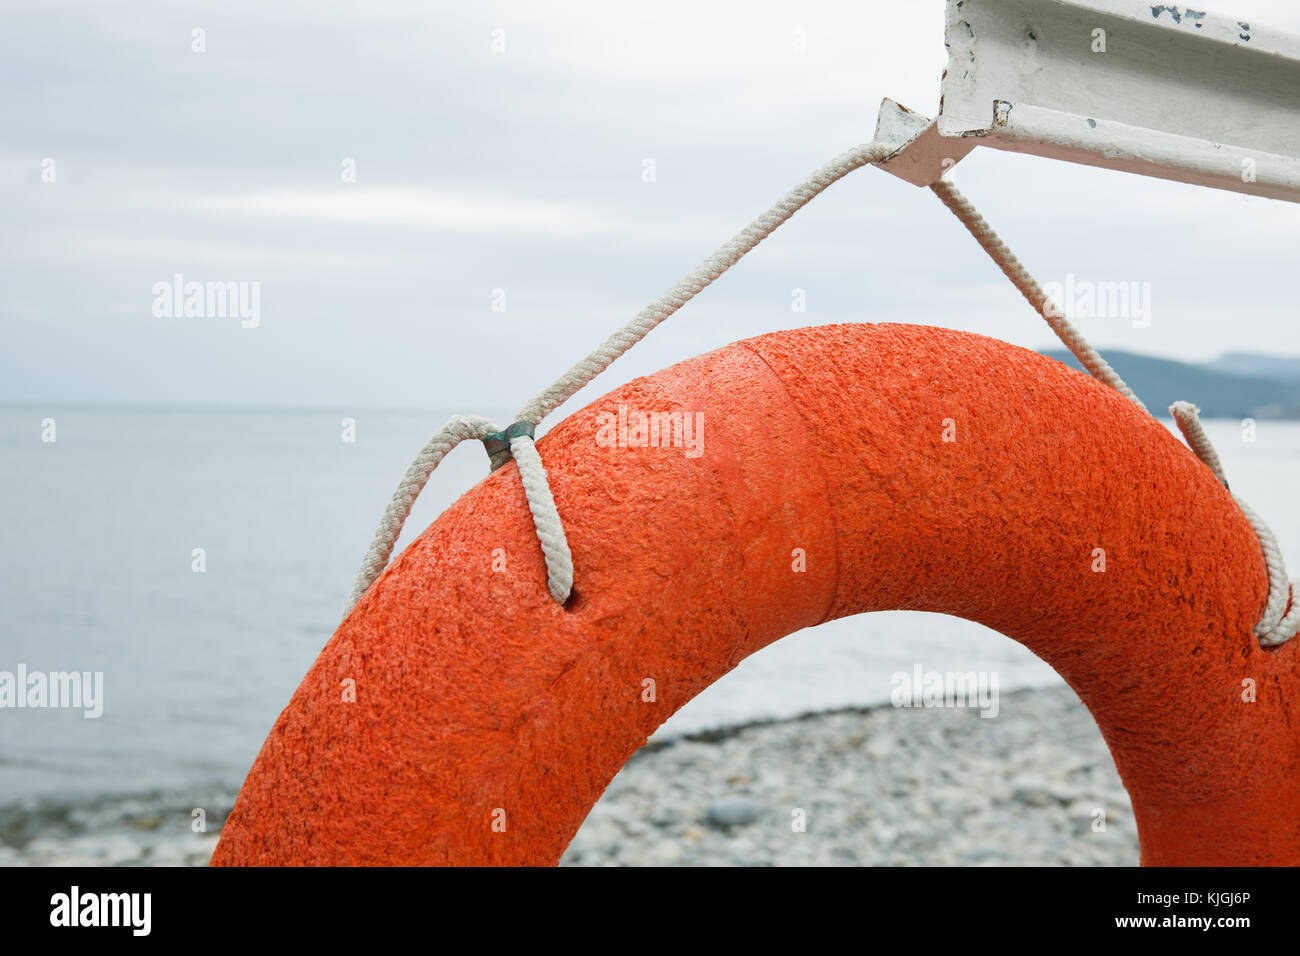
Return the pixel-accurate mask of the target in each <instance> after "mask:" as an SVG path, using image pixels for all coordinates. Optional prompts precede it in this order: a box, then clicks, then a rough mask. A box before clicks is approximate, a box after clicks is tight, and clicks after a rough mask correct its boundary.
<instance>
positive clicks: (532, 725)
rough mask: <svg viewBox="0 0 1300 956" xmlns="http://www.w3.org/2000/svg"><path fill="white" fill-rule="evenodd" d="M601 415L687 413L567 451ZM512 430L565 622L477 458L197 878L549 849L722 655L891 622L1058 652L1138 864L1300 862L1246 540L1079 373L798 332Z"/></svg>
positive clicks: (310, 686) (367, 602)
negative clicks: (534, 452) (689, 428)
mask: <svg viewBox="0 0 1300 956" xmlns="http://www.w3.org/2000/svg"><path fill="white" fill-rule="evenodd" d="M619 406H625V407H626V408H627V409H630V410H633V412H636V411H644V412H673V411H678V412H682V413H684V414H691V415H700V416H702V421H703V422H704V428H705V431H704V435H703V438H704V445H703V454H702V455H700V456H692V455H688V454H686V453H685V452H686V449H685V448H684V447H675V446H674V445H673V444H672V443H671V442H667V443H665V442H663V441H662V440H661V441H660V442H659V445H660V447H639V448H634V447H619V445H620V444H622V445H628V444H632V443H630V442H614V443H613V444H612V445H611V443H610V441H608V440H606V441H604V442H598V441H597V440H596V439H597V434H598V431H599V429H600V428H601V427H602V426H605V427H608V424H609V421H610V419H609V418H608V414H610V413H612V414H615V415H617V414H618V408H619ZM601 413H606V417H604V418H602V417H601ZM695 420H697V421H698V420H699V419H695ZM945 439H955V440H945ZM665 444H666V445H667V447H663V446H664V445H665ZM538 448H539V450H540V451H541V453H542V455H543V457H544V460H545V462H546V466H547V469H548V472H549V475H550V479H551V487H552V489H553V492H554V495H555V499H556V502H557V504H558V506H559V511H560V514H561V516H562V517H563V520H564V523H565V528H566V531H567V534H568V540H569V544H570V547H571V548H572V552H573V560H574V566H575V569H576V575H577V577H576V595H575V596H574V598H573V599H572V600H571V601H570V604H569V606H568V607H562V606H560V605H557V604H555V603H554V602H553V601H552V600H551V598H550V597H549V596H548V594H547V590H546V584H545V581H546V571H545V567H544V564H543V561H542V556H541V554H540V552H539V549H538V546H537V539H536V536H535V533H534V530H533V525H532V520H531V518H530V515H529V511H528V508H527V506H526V504H525V500H524V495H523V491H522V490H521V487H520V484H519V480H518V476H517V474H516V469H515V467H514V465H513V464H511V465H508V466H506V467H503V468H501V469H499V470H498V471H496V472H495V473H493V474H492V475H491V476H489V477H488V478H487V479H485V480H484V481H483V482H482V483H481V484H479V485H478V486H477V487H475V488H474V489H473V490H472V491H470V492H469V493H468V494H466V495H465V496H464V497H462V498H461V499H460V500H459V501H458V502H456V503H455V504H454V505H452V506H451V507H450V508H449V509H448V510H447V511H446V512H445V513H444V514H443V515H442V516H441V517H440V518H439V519H438V520H437V521H436V522H435V523H434V524H433V525H432V526H430V527H429V528H428V529H427V530H426V531H425V532H424V533H423V534H422V535H421V536H420V537H419V539H418V540H417V541H416V542H415V543H414V544H412V545H411V546H410V547H409V548H408V549H407V550H406V552H405V553H404V554H402V555H401V557H400V558H399V559H398V560H397V561H395V562H394V564H393V565H392V566H391V567H390V568H389V569H388V570H387V572H386V573H385V574H384V575H383V577H382V578H381V579H380V580H379V581H378V582H377V583H376V584H375V585H374V586H373V587H372V588H371V589H370V590H369V592H368V593H367V594H366V595H365V597H364V598H363V599H362V601H361V602H360V603H359V604H358V605H357V607H356V608H355V609H354V610H353V612H352V613H351V614H350V615H349V616H348V617H347V619H346V620H345V621H344V622H343V624H342V625H341V626H340V627H339V629H338V631H337V633H335V635H334V637H333V639H332V640H331V641H330V642H329V644H328V645H327V646H326V647H325V649H324V651H323V652H322V653H321V655H320V657H319V658H318V659H317V661H316V663H315V665H314V666H313V667H312V669H311V671H310V672H309V673H308V674H307V676H306V678H305V679H304V680H303V682H302V685H301V686H300V687H299V688H298V690H297V692H296V693H295V694H294V696H293V699H292V700H291V701H290V703H289V706H288V707H287V708H286V709H285V711H284V712H283V713H282V714H281V715H280V718H279V720H278V721H277V722H276V724H275V727H274V728H273V729H272V731H271V733H270V736H269V737H268V738H267V740H266V743H265V745H264V746H263V748H262V751H261V753H260V754H259V756H258V758H257V760H256V762H255V763H254V765H253V767H252V770H251V772H250V773H249V775H248V779H247V781H246V782H245V784H244V787H243V789H242V791H241V793H240V795H239V798H238V801H237V802H236V804H235V808H234V811H233V813H232V814H231V816H230V818H229V820H228V821H227V822H226V825H225V827H224V829H223V830H222V834H221V840H220V843H219V845H218V847H217V850H216V853H215V855H214V857H213V863H214V864H216V865H238V864H554V863H555V862H556V861H557V860H558V859H559V857H560V855H561V853H562V852H563V850H564V849H565V847H566V845H567V844H568V843H569V841H570V839H571V838H572V837H573V835H574V833H575V832H576V831H577V829H578V826H579V825H580V824H581V823H582V821H583V819H584V818H585V817H586V815H587V813H588V811H589V810H590V808H591V806H592V804H593V803H594V802H595V801H596V799H597V798H598V797H599V796H600V794H601V792H602V791H603V789H604V788H605V786H606V785H607V784H608V782H609V781H610V779H611V778H612V777H613V775H614V774H615V773H616V772H617V771H618V769H619V768H620V767H621V766H622V765H623V764H624V763H625V762H626V761H627V759H628V758H629V757H630V756H631V755H632V753H633V752H634V751H636V750H637V748H638V747H640V746H641V745H642V744H643V743H644V742H645V740H646V738H647V736H648V735H649V734H650V733H651V732H652V731H653V730H654V729H655V728H656V727H657V726H658V725H659V724H660V723H662V722H663V721H664V720H665V719H667V717H668V716H669V715H670V714H672V713H673V712H674V711H675V710H677V708H679V707H681V706H682V705H683V704H684V703H686V701H688V700H690V699H691V698H692V697H693V696H695V695H696V694H697V693H699V692H700V691H701V690H703V689H704V688H705V687H707V686H708V685H709V684H711V683H712V682H714V681H715V680H717V679H718V678H719V677H720V676H721V675H722V674H724V673H726V672H727V671H728V670H730V669H731V668H733V667H735V666H736V664H737V663H739V662H740V661H741V660H742V659H743V658H744V657H746V656H747V655H749V654H752V653H754V652H755V651H756V650H758V649H760V648H762V647H763V646H764V645H766V644H768V643H770V642H771V641H774V640H776V639H777V638H779V637H782V636H784V635H786V634H789V633H791V632H793V631H796V630H798V629H800V628H804V627H807V626H809V625H812V624H817V623H818V622H821V621H825V620H828V619H831V618H838V617H843V616H846V615H850V614H858V613H861V612H864V611H875V610H886V609H896V608H903V609H915V610H925V611H941V612H944V613H948V614H954V615H958V616H961V617H964V618H969V619H971V620H974V621H979V622H981V623H983V624H985V625H988V626H989V627H992V628H995V629H997V630H999V631H1001V632H1002V633H1004V634H1006V635H1008V636H1009V637H1011V638H1013V639H1015V640H1017V641H1020V642H1021V643H1023V644H1025V645H1026V646H1028V647H1029V648H1030V649H1032V650H1033V651H1034V652H1035V653H1036V654H1038V655H1039V656H1040V657H1042V658H1043V659H1044V660H1046V661H1047V662H1048V663H1050V664H1051V665H1052V666H1053V667H1055V668H1056V670H1057V671H1058V672H1059V673H1060V674H1061V675H1062V676H1063V677H1064V678H1065V679H1066V680H1067V681H1068V682H1069V684H1070V685H1071V686H1072V687H1073V688H1074V690H1075V691H1076V692H1077V693H1078V695H1079V696H1080V697H1081V698H1082V700H1083V702H1084V703H1085V704H1086V705H1087V706H1088V708H1089V710H1090V711H1091V712H1092V715H1093V716H1094V717H1095V719H1096V721H1097V724H1098V725H1099V727H1100V728H1101V731H1102V733H1103V735H1104V736H1105V738H1106V741H1107V743H1108V744H1109V746H1110V749H1111V753H1112V755H1113V756H1114V759H1115V763H1116V765H1117V767H1118V769H1119V772H1120V775H1121V776H1122V778H1123V780H1124V783H1125V786H1126V787H1127V788H1128V791H1129V794H1130V795H1131V797H1132V801H1133V809H1134V813H1135V815H1136V819H1137V825H1138V830H1139V835H1140V839H1141V844H1142V862H1143V863H1146V864H1206V865H1215V864H1297V863H1300V773H1298V772H1297V771H1300V699H1297V696H1296V694H1295V692H1296V690H1297V689H1300V665H1298V664H1297V661H1298V660H1300V639H1297V640H1293V641H1290V642H1287V643H1285V644H1283V645H1281V646H1280V647H1277V648H1274V649H1269V650H1265V649H1262V648H1261V647H1260V645H1259V643H1258V642H1257V640H1256V638H1255V637H1254V635H1253V634H1252V628H1253V627H1254V626H1255V624H1256V622H1257V621H1258V620H1259V618H1260V614H1261V610H1262V608H1263V606H1264V602H1265V597H1266V592H1267V580H1266V573H1265V567H1264V561H1263V557H1262V554H1261V551H1260V545H1259V542H1258V540H1257V539H1256V537H1255V534H1254V533H1253V532H1252V530H1251V528H1250V525H1249V524H1248V523H1247V521H1246V519H1245V517H1244V516H1243V515H1242V513H1241V511H1240V509H1239V508H1238V507H1237V506H1236V504H1235V503H1234V502H1233V499H1232V497H1231V496H1230V494H1229V493H1228V492H1227V491H1226V490H1225V489H1224V487H1223V486H1222V485H1221V484H1220V483H1219V482H1217V481H1216V480H1215V479H1214V477H1213V475H1212V474H1211V473H1210V471H1209V470H1208V469H1207V468H1206V467H1205V466H1204V465H1203V464H1201V463H1200V462H1199V461H1198V460H1197V459H1196V458H1195V457H1194V456H1193V455H1192V454H1191V452H1190V451H1188V449H1187V448H1186V447H1184V446H1183V445H1182V444H1181V443H1180V442H1178V441H1177V440H1176V439H1175V438H1174V437H1173V436H1172V435H1171V434H1169V433H1168V432H1166V431H1165V430H1164V429H1163V428H1162V427H1161V426H1160V424H1159V423H1158V422H1156V421H1154V420H1153V419H1151V418H1149V417H1148V416H1146V415H1144V414H1143V413H1142V412H1141V411H1140V410H1139V409H1138V408H1137V407H1136V406H1134V405H1133V404H1132V403H1131V402H1129V401H1127V400H1125V399H1124V398H1122V397H1120V396H1119V395H1118V394H1116V393H1114V392H1112V391H1110V390H1109V389H1107V388H1105V387H1104V386H1102V385H1100V384H1098V383H1097V382H1095V381H1094V380H1092V379H1091V378H1088V377H1087V376H1085V375H1082V374H1079V373H1076V372H1074V371H1071V370H1070V369H1068V368H1066V367H1065V366H1064V365H1061V364H1059V363H1057V362H1055V361H1052V360H1050V359H1047V358H1044V357H1042V356H1040V355H1037V354H1035V353H1033V352H1029V351H1026V350H1023V349H1020V348H1016V347H1014V346H1011V345H1007V344H1006V343H1003V342H999V341H996V340H993V339H988V338H984V337H982V336H977V335H971V334H967V333H962V332H954V331H946V330H941V329H934V328H926V327H918V326H901V325H848V326H831V327H825V328H813V329H804V330H799V331H792V332H782V333H777V334H772V335H765V336H762V337H760V338H756V339H752V340H749V341H746V342H741V343H737V344H734V345H731V346H728V347H727V348H724V349H721V350H719V351H717V352H713V353H711V354H708V355H704V356H701V357H699V358H696V359H692V360H690V361H687V362H684V363H682V364H680V365H677V366H674V367H672V368H669V369H667V370H665V371H662V372H659V373H658V374H656V375H653V376H650V377H648V378H642V379H638V380H636V381H634V382H631V383H630V384H628V385H626V386H624V387H623V388H620V389H618V390H616V391H615V392H613V393H611V394H609V395H607V396H605V397H604V398H602V399H600V400H599V401H597V402H595V403H593V404H592V405H590V406H588V407H587V408H585V409H583V410H582V411H580V412H578V413H577V414H575V415H573V416H571V417H570V418H568V419H567V420H565V421H564V422H563V423H561V424H560V425H558V426H557V427H556V428H554V429H553V430H552V431H551V433H550V434H549V435H547V436H546V438H545V439H543V440H542V441H541V442H540V443H539V445H538ZM1097 548H1102V549H1104V550H1105V555H1106V563H1105V571H1104V573H1097V572H1096V571H1094V567H1095V557H1094V552H1095V549H1097ZM796 549H800V551H801V553H802V554H803V555H804V556H805V558H804V562H803V566H804V568H805V570H802V571H800V570H798V569H797V568H798V566H799V561H798V560H797V559H794V560H792V556H793V555H796ZM503 557H504V562H505V568H506V571H505V572H504V573H502V572H501V571H500V570H499V569H500V568H501V566H502V565H501V559H502V558H503ZM494 563H495V564H496V567H497V568H498V570H495V571H494ZM647 679H652V680H653V681H654V682H655V687H656V691H657V693H656V694H655V695H654V696H655V700H654V702H647V700H646V699H645V698H646V695H645V694H644V693H643V689H644V687H645V686H646V685H645V684H644V681H646V680H647ZM348 682H353V683H352V684H351V685H349V683H348ZM348 686H352V687H354V688H355V700H354V701H350V700H347V699H346V698H347V697H348V696H349V695H348V694H347V693H346V688H347V687H348ZM1250 687H1253V688H1255V692H1254V693H1253V694H1251V693H1249V692H1248V691H1247V690H1244V689H1243V688H1250ZM1252 697H1253V699H1251V698H1252Z"/></svg>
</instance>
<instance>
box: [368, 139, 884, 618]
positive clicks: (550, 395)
mask: <svg viewBox="0 0 1300 956" xmlns="http://www.w3.org/2000/svg"><path fill="white" fill-rule="evenodd" d="M895 148H896V147H890V146H883V145H880V144H877V143H868V144H867V145H865V146H858V147H856V148H854V149H851V150H848V151H847V152H845V153H841V154H840V155H839V156H836V157H835V158H834V159H833V160H831V161H830V162H829V163H827V164H826V165H824V166H822V167H821V168H820V169H818V170H816V171H815V172H814V173H813V174H812V175H811V176H809V177H808V178H807V179H805V180H804V181H803V182H801V183H800V184H799V185H798V186H796V187H795V188H794V189H792V190H790V191H789V192H788V193H786V194H785V196H783V197H782V198H781V200H780V201H779V202H778V203H777V204H776V205H775V206H773V207H772V208H771V209H769V210H768V211H767V212H765V213H763V214H762V215H761V216H759V217H758V218H757V219H755V220H754V221H753V222H751V223H750V224H749V225H748V226H746V227H745V228H744V229H742V230H741V231H740V232H738V233H736V235H735V236H733V237H732V238H731V239H730V240H728V241H727V242H725V243H723V244H722V245H721V246H719V247H718V249H717V251H716V252H714V253H713V255H711V256H709V257H708V258H707V259H705V260H704V261H703V262H701V263H700V264H699V265H698V266H696V267H695V268H694V269H692V270H691V271H690V272H688V273H687V274H686V276H685V277H684V278H683V279H682V280H681V281H680V282H678V283H677V284H676V285H675V286H673V287H672V288H671V289H669V290H668V291H667V292H665V293H664V294H663V295H662V296H660V297H659V298H658V299H656V300H655V301H654V302H652V303H650V304H649V305H648V306H646V307H645V308H644V309H642V310H641V311H640V312H638V313H637V314H636V316H635V317H634V318H633V319H632V321H630V322H628V323H627V325H625V326H623V327H622V328H621V329H619V330H618V331H617V332H615V333H614V334H613V335H611V336H610V337H609V338H608V339H606V340H605V341H604V342H603V343H602V344H601V345H600V347H599V348H597V349H596V350H595V351H593V352H592V353H591V354H590V355H588V356H587V357H586V358H584V359H583V360H582V361H581V362H578V363H577V364H576V365H574V366H573V368H571V369H569V371H567V372H565V373H564V375H562V376H560V378H559V379H558V380H557V381H556V382H555V384H553V385H551V386H550V387H549V388H547V389H545V390H544V391H542V392H540V393H539V394H538V395H537V396H535V397H534V398H533V399H532V400H531V401H530V402H528V403H527V404H526V405H524V407H523V408H522V409H520V411H519V415H518V416H517V418H518V422H517V423H516V424H527V425H529V426H536V425H537V424H538V423H540V422H541V420H542V419H543V418H545V417H546V416H547V415H549V414H550V413H551V412H553V411H555V409H556V408H558V407H559V406H560V405H563V404H564V403H565V402H567V401H568V400H569V399H570V398H572V397H573V396H574V395H575V394H576V393H577V392H578V391H579V390H580V389H582V388H583V387H584V386H585V385H587V384H588V383H589V382H590V381H591V380H592V379H594V378H595V377H596V376H597V375H599V374H600V373H601V372H603V371H604V370H605V369H607V368H609V366H610V365H611V364H612V363H613V362H614V360H615V359H617V358H618V357H619V356H620V355H622V354H623V353H624V352H626V351H627V350H628V349H630V348H631V347H632V346H634V345H636V343H638V342H640V341H641V340H642V339H643V338H645V337H646V336H647V335H648V334H649V333H650V332H651V331H652V330H653V329H654V328H655V327H656V326H658V325H659V324H660V323H661V322H663V321H664V320H665V319H667V318H668V317H669V316H670V315H672V314H673V313H674V312H676V311H677V310H678V309H680V308H681V307H682V306H683V305H685V304H686V303H687V302H689V301H690V300H691V299H693V298H695V296H696V295H698V294H699V293H700V292H701V291H702V290H703V289H704V288H705V287H706V286H708V285H709V284H710V283H711V282H713V280H714V279H716V278H718V276H720V275H722V273H724V272H726V271H727V270H728V269H730V268H731V267H732V266H733V265H735V264H736V263H737V262H739V261H740V259H741V257H743V256H744V255H745V253H747V252H749V251H750V250H751V249H753V248H754V247H755V246H757V245H758V244H759V243H760V242H762V241H763V240H764V239H766V238H767V237H768V236H770V235H771V234H772V232H773V231H774V230H775V229H776V228H777V227H778V226H780V225H781V224H782V223H783V222H785V221H786V220H787V219H789V218H790V217H791V216H793V215H794V214H795V213H796V212H798V211H799V210H800V209H802V208H803V207H804V206H806V205H807V204H808V203H809V202H810V201H811V200H812V199H813V198H814V197H816V196H817V195H818V194H819V193H821V192H822V191H823V190H825V189H826V187H828V186H830V185H831V184H832V183H835V182H837V181H839V180H840V179H842V178H844V177H845V176H847V175H848V174H849V173H851V172H853V170H855V169H859V168H861V167H862V166H866V165H868V164H869V163H874V162H878V161H879V160H881V159H884V158H885V157H886V156H888V155H890V154H891V153H892V152H894V150H895ZM513 427H514V426H512V428H513ZM496 433H500V429H498V428H497V427H496V426H495V425H493V424H492V423H491V422H489V421H487V420H486V419H483V418H465V417H457V418H454V419H452V421H451V422H450V423H449V424H448V425H447V427H446V428H444V429H443V430H442V431H441V432H439V433H438V434H437V435H435V436H434V437H433V439H432V440H431V441H430V442H429V444H427V445H426V446H425V447H424V449H423V450H422V451H421V452H420V454H419V455H418V456H417V457H416V459H415V461H413V462H412V463H411V465H410V467H409V468H407V470H406V475H405V477H403V478H402V482H401V484H399V485H398V486H397V491H396V492H394V494H393V499H392V501H391V502H389V504H388V508H387V509H386V510H385V511H384V516H383V518H381V519H380V522H379V528H378V529H377V530H376V531H375V535H374V539H373V540H372V541H371V543H370V549H369V550H368V551H367V552H366V556H365V559H364V560H363V561H362V563H361V569H360V571H358V572H357V578H356V582H355V583H354V584H353V586H352V595H351V597H350V598H349V600H348V607H347V609H348V611H351V610H352V608H353V607H355V606H356V603H357V601H359V600H360V599H361V596H362V595H363V594H365V593H366V591H367V590H368V589H369V588H370V585H371V584H373V583H374V582H375V579H377V578H378V577H379V575H380V574H382V573H383V570H384V568H385V566H386V565H387V564H388V559H389V557H391V556H392V553H393V546H394V545H395V544H396V542H397V539H398V537H399V536H400V535H401V533H402V525H403V524H404V523H405V522H406V519H407V517H408V516H409V515H410V513H411V506H412V504H414V502H415V499H416V496H418V495H419V493H420V491H421V490H422V489H423V488H424V485H425V483H426V482H427V481H428V480H429V475H430V473H432V471H433V469H435V468H437V467H438V464H439V463H440V462H441V461H442V459H443V458H444V457H445V456H446V454H447V452H449V451H451V449H452V448H454V447H455V446H456V445H458V444H459V443H460V442H462V441H465V440H466V439H469V438H477V439H484V438H486V437H488V436H490V435H493V434H496ZM509 448H510V456H511V457H513V458H514V459H515V461H516V462H517V463H518V465H519V477H520V481H521V483H522V484H523V486H524V495H525V497H526V498H527V500H528V509H529V511H530V512H531V513H532V516H533V525H534V527H535V528H536V530H537V540H538V542H539V543H540V544H541V547H542V554H543V556H544V557H545V558H546V586H547V590H548V591H550V594H551V597H552V598H554V599H555V600H556V602H558V603H560V604H563V603H564V602H565V601H567V600H568V599H569V595H570V594H571V593H572V590H573V555H572V554H571V552H570V551H569V542H568V539H567V537H566V536H565V534H564V522H563V521H562V520H561V519H560V514H559V511H558V509H557V508H556V506H555V499H554V497H553V496H552V494H551V488H550V483H549V482H548V481H547V478H546V468H545V466H544V465H543V464H542V459H541V456H540V455H539V454H538V453H537V447H536V445H535V444H534V443H533V439H532V437H531V435H520V436H512V437H511V438H510V441H509ZM506 460H508V459H507V457H506V456H505V455H504V453H500V452H499V453H496V454H493V455H492V467H493V468H494V469H495V468H497V467H499V466H500V465H502V464H504V462H505V461H506Z"/></svg>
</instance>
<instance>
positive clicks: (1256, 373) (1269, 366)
mask: <svg viewBox="0 0 1300 956" xmlns="http://www.w3.org/2000/svg"><path fill="white" fill-rule="evenodd" d="M1043 354H1044V355H1048V356H1050V357H1051V358H1054V359H1056V360H1057V361H1059V362H1064V363H1065V364H1066V365H1069V366H1070V367H1071V368H1076V369H1078V368H1080V365H1079V363H1078V362H1077V361H1076V360H1075V358H1074V356H1073V355H1071V354H1070V353H1069V352H1067V351H1065V350H1064V349H1052V350H1051V351H1047V352H1044V353H1043ZM1102 355H1103V357H1104V358H1105V359H1106V361H1107V362H1109V363H1110V364H1111V367H1112V368H1114V369H1115V371H1116V372H1118V373H1119V375H1120V378H1122V379H1124V381H1125V382H1127V383H1128V385H1129V387H1130V388H1132V389H1133V391H1135V392H1136V393H1137V394H1138V397H1139V398H1141V399H1142V401H1143V402H1145V403H1146V406H1147V407H1148V408H1150V409H1151V411H1152V412H1153V413H1155V414H1156V415H1160V416H1166V415H1168V409H1169V406H1170V405H1172V404H1173V403H1174V402H1175V401H1178V400H1179V399H1182V400H1183V401H1188V402H1192V403H1193V404H1194V405H1196V406H1198V407H1199V408H1200V409H1201V415H1202V417H1204V418H1300V359H1294V358H1278V357H1275V356H1269V355H1254V354H1250V353H1246V352H1230V353H1228V354H1226V355H1223V356H1221V357H1220V358H1217V359H1215V360H1214V361H1213V362H1206V363H1204V364H1193V363H1189V362H1175V361H1172V360H1170V359H1162V358H1156V357H1154V356H1151V355H1138V354H1135V353H1133V352H1116V351H1111V350H1105V351H1103V352H1102Z"/></svg>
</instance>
